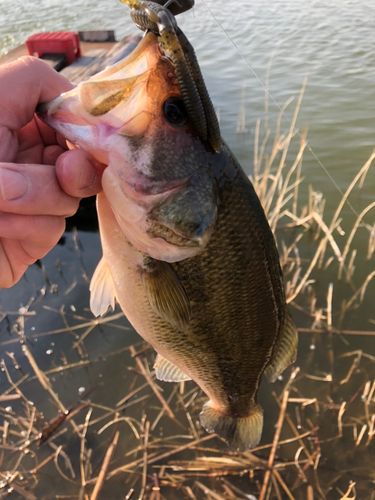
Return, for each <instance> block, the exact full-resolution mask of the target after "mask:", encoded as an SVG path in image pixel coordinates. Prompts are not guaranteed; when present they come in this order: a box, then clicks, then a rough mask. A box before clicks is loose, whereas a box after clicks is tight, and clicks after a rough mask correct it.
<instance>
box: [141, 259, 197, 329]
mask: <svg viewBox="0 0 375 500" xmlns="http://www.w3.org/2000/svg"><path fill="white" fill-rule="evenodd" d="M142 285H143V288H144V291H145V293H146V296H147V298H148V301H149V303H150V306H151V308H152V310H153V311H154V313H155V314H157V315H158V316H159V317H160V318H162V319H163V320H164V321H167V322H168V323H170V324H171V325H172V326H174V327H176V328H177V329H178V330H180V331H184V330H186V329H187V328H188V326H189V320H190V303H189V298H188V296H187V294H186V291H185V288H184V286H183V284H182V283H181V281H180V278H179V277H178V276H177V273H176V272H175V270H174V269H173V267H172V266H171V265H170V264H168V263H167V262H162V261H160V260H154V259H147V262H146V261H145V265H144V267H143V269H142Z"/></svg>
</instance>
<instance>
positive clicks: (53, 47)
mask: <svg viewBox="0 0 375 500" xmlns="http://www.w3.org/2000/svg"><path fill="white" fill-rule="evenodd" d="M26 45H27V48H28V50H29V54H30V55H34V54H35V53H37V54H38V57H40V56H41V55H42V54H46V53H49V54H56V53H60V54H65V56H66V62H67V64H71V63H73V62H74V61H76V60H77V59H78V58H79V57H81V47H80V43H79V36H78V32H77V31H56V32H54V33H35V35H31V36H29V38H27V40H26Z"/></svg>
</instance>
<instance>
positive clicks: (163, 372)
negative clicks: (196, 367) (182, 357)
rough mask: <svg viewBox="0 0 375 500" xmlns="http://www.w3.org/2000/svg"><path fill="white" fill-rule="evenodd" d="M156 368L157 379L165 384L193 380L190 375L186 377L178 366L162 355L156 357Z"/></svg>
mask: <svg viewBox="0 0 375 500" xmlns="http://www.w3.org/2000/svg"><path fill="white" fill-rule="evenodd" d="M154 368H155V375H156V377H157V378H158V379H159V380H163V381H164V382H183V381H184V380H191V378H190V377H189V375H186V373H185V372H183V371H182V370H181V369H180V368H179V367H178V366H176V365H174V364H173V363H171V362H170V361H168V360H167V359H165V358H163V356H160V354H158V355H157V356H156V359H155V364H154Z"/></svg>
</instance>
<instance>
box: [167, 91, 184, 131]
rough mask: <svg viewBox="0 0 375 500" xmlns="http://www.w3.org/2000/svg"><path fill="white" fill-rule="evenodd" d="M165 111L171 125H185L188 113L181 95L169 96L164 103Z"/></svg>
mask: <svg viewBox="0 0 375 500" xmlns="http://www.w3.org/2000/svg"><path fill="white" fill-rule="evenodd" d="M163 113H164V116H165V117H166V119H167V120H168V122H169V123H170V124H171V125H177V126H181V125H185V123H186V121H187V113H186V110H185V106H184V103H183V101H182V99H180V98H179V97H168V99H166V100H165V101H164V104H163Z"/></svg>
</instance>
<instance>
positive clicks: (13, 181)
mask: <svg viewBox="0 0 375 500" xmlns="http://www.w3.org/2000/svg"><path fill="white" fill-rule="evenodd" d="M72 88H73V85H72V84H71V83H70V82H69V81H68V80H66V79H65V78H64V77H63V76H62V75H59V74H58V73H56V72H55V71H54V70H53V69H51V68H50V67H49V66H48V65H47V64H45V63H44V62H43V61H40V60H39V59H36V58H34V57H23V58H21V59H18V60H17V61H14V62H12V63H10V64H7V65H4V66H0V110H1V112H0V288H9V287H11V286H12V285H14V284H15V283H16V282H17V281H18V280H19V279H20V278H21V276H22V275H23V273H24V272H25V270H26V268H27V267H28V266H29V265H30V264H32V263H34V262H35V261H36V260H37V259H40V258H42V257H43V256H44V255H45V254H46V253H48V252H49V250H51V249H52V248H53V247H54V246H55V245H56V243H57V242H58V240H59V239H60V237H61V235H62V233H63V232H64V229H65V218H66V217H69V216H71V215H74V213H75V212H76V211H77V208H78V205H79V200H80V198H83V197H87V196H92V195H94V194H96V193H98V192H99V191H100V190H101V184H100V180H101V174H102V171H103V169H104V165H102V164H100V163H98V162H97V161H96V160H95V159H94V158H93V157H92V156H90V155H89V154H87V153H85V152H84V151H82V150H79V149H73V150H71V151H67V145H66V141H65V140H64V139H63V138H62V137H59V136H58V135H56V133H55V132H54V131H53V130H52V129H51V128H50V127H48V126H47V125H46V124H44V123H43V122H42V121H41V120H40V119H39V118H38V117H37V116H36V115H35V114H34V111H35V108H36V106H37V104H38V103H41V102H47V101H50V100H51V99H53V98H54V97H56V96H58V95H59V94H61V93H63V92H67V91H68V90H71V89H72Z"/></svg>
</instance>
